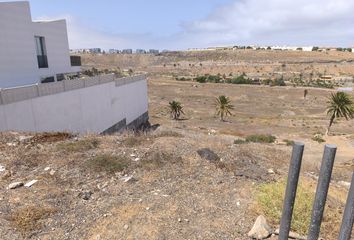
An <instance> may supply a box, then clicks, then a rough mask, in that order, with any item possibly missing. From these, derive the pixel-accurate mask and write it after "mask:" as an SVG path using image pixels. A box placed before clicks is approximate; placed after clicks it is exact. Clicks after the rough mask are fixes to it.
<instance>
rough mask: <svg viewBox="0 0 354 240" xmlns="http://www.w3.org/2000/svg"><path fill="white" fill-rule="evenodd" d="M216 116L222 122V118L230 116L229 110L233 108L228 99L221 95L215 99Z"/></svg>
mask: <svg viewBox="0 0 354 240" xmlns="http://www.w3.org/2000/svg"><path fill="white" fill-rule="evenodd" d="M215 107H216V115H218V116H220V120H221V121H224V116H227V115H230V116H231V115H232V113H231V110H233V109H234V106H233V105H232V104H231V101H230V99H229V98H228V97H226V96H224V95H222V96H219V97H217V98H216V99H215Z"/></svg>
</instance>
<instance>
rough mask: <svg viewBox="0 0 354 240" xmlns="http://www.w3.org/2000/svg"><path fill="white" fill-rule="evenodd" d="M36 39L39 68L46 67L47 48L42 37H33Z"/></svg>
mask: <svg viewBox="0 0 354 240" xmlns="http://www.w3.org/2000/svg"><path fill="white" fill-rule="evenodd" d="M34 38H35V41H36V51H37V60H38V67H39V68H48V58H47V49H46V46H45V39H44V37H37V36H36V37H34Z"/></svg>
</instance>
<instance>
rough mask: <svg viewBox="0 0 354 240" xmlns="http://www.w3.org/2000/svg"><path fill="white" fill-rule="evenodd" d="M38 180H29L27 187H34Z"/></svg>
mask: <svg viewBox="0 0 354 240" xmlns="http://www.w3.org/2000/svg"><path fill="white" fill-rule="evenodd" d="M36 182H38V180H32V181H29V182H27V183H26V184H25V187H32V185H33V184H35V183H36Z"/></svg>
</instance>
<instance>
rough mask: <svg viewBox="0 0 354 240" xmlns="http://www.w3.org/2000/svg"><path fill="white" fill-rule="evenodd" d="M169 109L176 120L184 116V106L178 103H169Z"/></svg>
mask: <svg viewBox="0 0 354 240" xmlns="http://www.w3.org/2000/svg"><path fill="white" fill-rule="evenodd" d="M169 108H170V112H171V117H172V119H174V120H178V119H179V117H180V116H181V114H184V112H183V107H182V104H181V103H180V102H178V101H172V102H169Z"/></svg>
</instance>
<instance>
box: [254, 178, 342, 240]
mask: <svg viewBox="0 0 354 240" xmlns="http://www.w3.org/2000/svg"><path fill="white" fill-rule="evenodd" d="M285 188H286V182H285V181H280V182H273V183H266V184H261V185H260V186H259V187H258V188H257V190H256V191H257V193H256V200H257V206H256V209H257V212H258V213H260V214H264V215H265V216H266V217H267V219H268V220H269V221H270V223H272V224H273V225H278V224H279V222H280V218H281V213H282V208H283V201H284V193H285ZM315 190H316V185H315V184H313V183H312V182H310V181H307V180H305V181H302V182H300V183H299V186H298V189H297V194H296V201H295V207H294V212H293V218H292V224H291V229H292V230H293V231H295V232H297V233H299V234H302V235H306V233H307V231H308V227H309V224H310V220H311V213H312V206H313V201H314V192H315ZM337 196H341V195H338V193H336V191H335V190H333V189H332V190H331V191H330V193H329V197H328V201H327V204H326V208H325V214H324V219H323V222H322V231H321V234H325V235H326V236H327V237H328V236H330V237H333V239H334V238H335V237H336V236H337V235H338V231H339V226H340V222H341V217H342V216H341V214H340V213H341V209H342V205H343V202H342V200H343V199H342V197H337ZM328 239H330V238H328Z"/></svg>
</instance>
